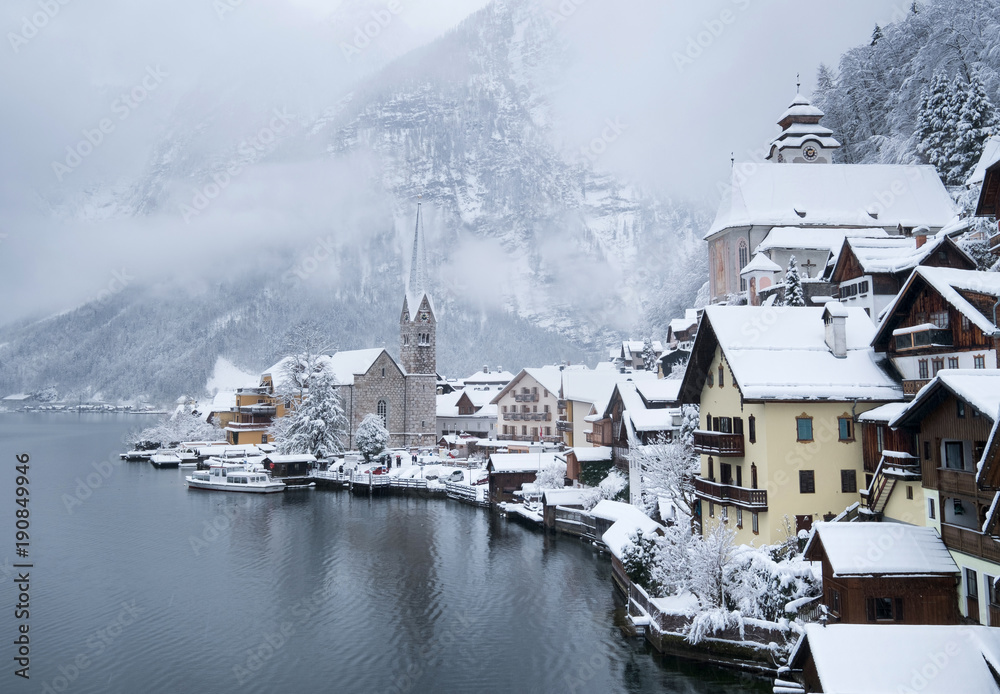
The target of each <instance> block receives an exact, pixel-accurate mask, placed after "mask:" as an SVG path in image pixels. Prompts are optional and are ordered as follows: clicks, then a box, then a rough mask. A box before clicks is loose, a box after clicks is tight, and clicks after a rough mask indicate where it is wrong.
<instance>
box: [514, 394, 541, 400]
mask: <svg viewBox="0 0 1000 694" xmlns="http://www.w3.org/2000/svg"><path fill="white" fill-rule="evenodd" d="M514 402H538V393H515V394H514Z"/></svg>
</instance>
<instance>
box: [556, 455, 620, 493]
mask: <svg viewBox="0 0 1000 694" xmlns="http://www.w3.org/2000/svg"><path fill="white" fill-rule="evenodd" d="M556 457H557V458H559V459H560V460H562V461H563V462H565V463H566V479H568V480H571V481H573V482H579V483H580V484H582V485H584V486H587V487H596V486H598V485H599V484H600V483H601V480H603V479H604V478H605V477H607V476H608V473H609V472H610V471H611V467H612V466H613V462H612V459H611V448H610V447H609V446H581V447H580V448H570V449H569V450H567V451H566V452H565V453H557V454H556Z"/></svg>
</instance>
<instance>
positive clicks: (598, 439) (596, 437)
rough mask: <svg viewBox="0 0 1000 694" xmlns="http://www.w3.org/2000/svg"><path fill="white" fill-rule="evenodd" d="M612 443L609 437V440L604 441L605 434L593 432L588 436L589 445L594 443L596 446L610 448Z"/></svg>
mask: <svg viewBox="0 0 1000 694" xmlns="http://www.w3.org/2000/svg"><path fill="white" fill-rule="evenodd" d="M611 442H612V439H611V437H610V436H609V437H608V439H607V440H605V439H604V432H601V431H592V432H590V433H589V434H587V443H592V444H594V445H595V446H610V445H611Z"/></svg>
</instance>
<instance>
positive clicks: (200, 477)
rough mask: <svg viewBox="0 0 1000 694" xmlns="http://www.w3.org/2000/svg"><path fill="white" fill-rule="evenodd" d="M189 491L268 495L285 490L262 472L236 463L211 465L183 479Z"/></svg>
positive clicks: (280, 484) (279, 483)
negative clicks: (202, 490)
mask: <svg viewBox="0 0 1000 694" xmlns="http://www.w3.org/2000/svg"><path fill="white" fill-rule="evenodd" d="M184 479H185V480H187V485H188V487H190V488H191V489H210V490H215V491H221V492H250V493H256V494H269V493H272V492H280V491H283V490H284V489H285V483H284V482H279V481H277V480H272V479H271V477H270V476H269V475H268V474H267V473H266V472H264V471H263V470H252V469H250V468H249V466H247V465H242V464H238V463H219V464H213V465H212V466H211V467H210V468H209V469H208V470H200V471H198V472H195V473H194V474H193V475H189V476H187V477H185V478H184Z"/></svg>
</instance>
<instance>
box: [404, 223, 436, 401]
mask: <svg viewBox="0 0 1000 694" xmlns="http://www.w3.org/2000/svg"><path fill="white" fill-rule="evenodd" d="M426 265H427V250H426V248H425V246H424V228H423V219H422V218H421V211H420V203H417V224H416V229H415V230H414V233H413V257H412V259H411V262H410V276H409V281H408V282H407V284H406V294H405V295H404V297H403V311H402V313H401V314H400V317H399V361H400V363H401V365H402V367H403V371H405V372H406V373H407V374H424V375H432V376H435V379H436V374H437V318H436V317H435V315H434V302H433V301H431V295H430V294H429V293H428V292H427V288H426ZM435 386H436V380H435Z"/></svg>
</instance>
